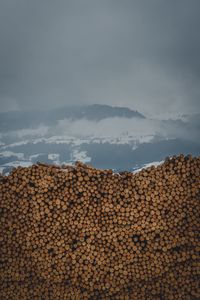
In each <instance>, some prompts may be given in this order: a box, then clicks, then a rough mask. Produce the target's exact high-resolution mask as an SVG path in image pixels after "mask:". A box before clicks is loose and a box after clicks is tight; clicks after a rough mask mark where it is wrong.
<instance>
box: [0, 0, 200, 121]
mask: <svg viewBox="0 0 200 300" xmlns="http://www.w3.org/2000/svg"><path fill="white" fill-rule="evenodd" d="M199 12H200V2H199V1H198V0H190V1H187V0H173V1H172V0H169V1H164V0H142V1H141V0H135V1H134V0H124V1H119V0H115V1H114V0H112V1H111V0H110V1H109V0H101V1H96V0H84V1H81V0H71V1H64V0H57V1H53V0H1V2H0V43H1V46H0V101H1V102H0V103H1V108H0V110H10V109H11V110H12V109H17V108H18V109H32V108H34V109H35V108H40V107H41V108H44V107H45V106H48V107H49V106H61V105H65V104H72V103H73V104H80V103H81V104H82V103H109V104H112V105H124V106H129V107H131V108H136V109H138V110H140V111H142V112H144V113H146V114H150V115H152V114H155V113H156V114H157V113H164V112H168V113H169V114H172V113H177V112H178V111H180V112H193V111H200V101H199V98H200V88H199V86H200V84H199V79H200V38H199V28H200V21H199Z"/></svg>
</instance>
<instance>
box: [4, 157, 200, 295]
mask: <svg viewBox="0 0 200 300" xmlns="http://www.w3.org/2000/svg"><path fill="white" fill-rule="evenodd" d="M199 200H200V157H197V158H193V157H191V156H186V157H184V156H183V155H180V156H178V157H172V158H167V159H166V160H165V162H164V163H163V164H162V165H160V166H158V167H150V168H148V169H144V170H142V171H140V172H138V173H136V174H133V173H129V172H123V173H120V174H115V173H113V172H112V170H97V169H94V168H92V167H90V166H87V165H84V164H82V163H80V162H77V163H76V165H75V166H74V167H72V166H64V167H58V166H52V165H45V164H35V165H33V166H31V167H28V168H22V167H18V168H17V169H15V170H13V171H12V173H11V174H10V175H9V176H1V178H0V299H4V300H6V299H8V300H12V299H20V300H23V299H44V300H45V299H55V300H56V299H136V300H143V299H148V300H151V299H168V300H169V299H181V300H183V299H199V297H200V293H199V289H198V286H199V277H198V276H199V270H200V268H199V267H200V264H199V256H198V255H199V250H200V244H199V240H198V229H199V228H198V227H199V213H200V204H199Z"/></svg>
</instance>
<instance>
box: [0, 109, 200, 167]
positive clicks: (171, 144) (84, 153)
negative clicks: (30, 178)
mask: <svg viewBox="0 0 200 300" xmlns="http://www.w3.org/2000/svg"><path fill="white" fill-rule="evenodd" d="M198 119H199V115H198V114H194V115H183V116H181V117H180V118H177V119H173V120H172V119H167V120H166V119H165V120H160V119H156V118H154V119H152V118H148V117H146V116H144V115H143V114H141V113H140V112H138V111H134V110H131V109H129V108H126V107H112V106H109V105H99V104H98V105H86V106H71V107H62V108H56V109H49V110H46V111H33V112H31V111H28V112H22V111H16V112H4V113H1V114H0V170H1V171H2V172H3V173H6V172H8V171H9V170H10V169H11V168H12V167H16V166H18V165H22V166H23V165H24V166H27V165H31V164H33V163H36V162H38V161H40V162H46V163H55V164H65V163H70V164H73V163H74V162H75V161H76V160H81V161H83V162H85V163H89V164H92V165H93V166H94V167H97V168H112V169H115V170H117V171H121V170H135V169H137V168H141V167H143V166H144V165H145V164H149V163H155V162H159V161H162V160H163V159H164V158H165V157H166V156H171V155H176V154H179V153H183V154H189V153H191V154H193V155H199V154H200V141H199V139H198V136H199V122H198Z"/></svg>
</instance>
